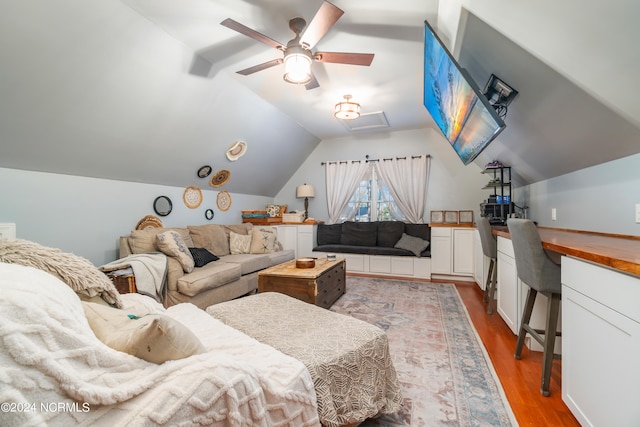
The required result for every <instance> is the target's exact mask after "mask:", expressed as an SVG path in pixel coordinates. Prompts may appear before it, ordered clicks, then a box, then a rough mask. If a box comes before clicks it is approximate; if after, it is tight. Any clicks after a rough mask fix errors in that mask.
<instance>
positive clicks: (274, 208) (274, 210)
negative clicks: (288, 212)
mask: <svg viewBox="0 0 640 427" xmlns="http://www.w3.org/2000/svg"><path fill="white" fill-rule="evenodd" d="M285 209H286V208H285ZM280 211H281V206H280V205H276V204H273V203H270V204H268V205H267V214H268V215H269V216H270V217H274V216H278V215H279V214H280Z"/></svg>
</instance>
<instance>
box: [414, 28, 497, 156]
mask: <svg viewBox="0 0 640 427" xmlns="http://www.w3.org/2000/svg"><path fill="white" fill-rule="evenodd" d="M424 27H425V28H424V106H425V107H426V109H427V111H428V112H429V114H431V116H432V117H433V120H434V121H435V122H436V124H437V125H438V127H439V128H440V130H441V131H442V133H443V134H444V136H445V137H446V138H447V140H448V141H449V143H450V144H451V146H452V147H453V149H454V150H455V152H456V153H457V154H458V156H459V157H460V160H462V162H463V163H464V164H465V165H468V164H469V163H471V162H472V161H473V159H475V158H476V157H477V156H478V154H480V153H481V152H482V150H484V149H485V148H486V147H487V145H489V143H490V142H491V141H493V140H494V138H495V137H496V136H498V134H499V133H500V132H502V130H503V129H504V128H505V127H506V125H505V123H504V122H503V121H502V119H501V118H500V117H499V116H498V114H497V113H496V111H495V110H494V108H493V107H492V106H491V104H489V101H487V98H486V97H485V96H484V95H483V94H482V92H481V91H480V89H479V88H478V86H477V85H476V84H475V82H474V81H473V79H472V78H471V76H469V74H468V73H467V72H466V71H465V70H464V69H463V68H462V67H460V65H459V64H458V63H457V62H456V60H455V59H454V58H453V56H452V55H451V53H450V52H449V51H448V50H447V48H446V47H445V46H444V44H443V43H442V41H441V40H440V39H439V38H438V36H437V35H436V33H435V31H434V30H433V28H431V26H430V25H429V23H428V22H427V21H424Z"/></svg>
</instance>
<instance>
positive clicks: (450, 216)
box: [444, 211, 458, 224]
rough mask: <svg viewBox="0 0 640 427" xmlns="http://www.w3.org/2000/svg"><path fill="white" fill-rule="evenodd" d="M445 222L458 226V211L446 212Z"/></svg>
mask: <svg viewBox="0 0 640 427" xmlns="http://www.w3.org/2000/svg"><path fill="white" fill-rule="evenodd" d="M444 222H445V223H447V224H457V223H458V211H444Z"/></svg>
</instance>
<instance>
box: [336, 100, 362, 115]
mask: <svg viewBox="0 0 640 427" xmlns="http://www.w3.org/2000/svg"><path fill="white" fill-rule="evenodd" d="M333 115H334V116H336V118H337V119H341V120H353V119H357V118H358V117H360V104H358V103H357V102H353V101H351V95H345V96H344V101H342V102H338V103H337V104H336V107H335V110H334V113H333Z"/></svg>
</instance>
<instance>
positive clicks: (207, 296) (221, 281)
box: [120, 223, 295, 309]
mask: <svg viewBox="0 0 640 427" xmlns="http://www.w3.org/2000/svg"><path fill="white" fill-rule="evenodd" d="M254 228H255V230H254ZM261 228H262V229H266V230H262V231H272V232H273V233H275V229H273V228H272V227H259V226H253V225H252V224H249V223H243V224H231V225H220V224H205V225H198V226H188V227H182V228H148V229H145V230H134V231H132V232H131V234H130V235H128V236H122V237H120V258H123V257H126V256H128V255H132V254H144V253H153V252H160V248H159V246H158V242H157V238H156V237H157V235H158V234H160V233H163V232H165V231H170V230H173V231H176V232H177V233H178V234H179V235H180V236H181V237H182V240H183V241H184V242H185V244H186V246H187V247H189V248H204V249H206V250H207V251H208V252H210V253H211V254H213V255H215V256H217V257H219V259H218V260H216V261H213V262H209V263H207V264H206V265H203V266H201V267H195V268H193V270H192V271H190V272H186V271H185V268H184V267H183V265H182V264H181V262H180V260H179V259H178V258H177V257H174V256H167V279H166V287H165V289H166V297H165V299H164V302H163V303H164V305H165V307H169V306H172V305H175V304H179V303H183V302H190V303H193V304H195V305H197V306H198V307H200V308H203V309H204V308H206V307H208V306H210V305H213V304H217V303H220V302H223V301H228V300H231V299H233V298H237V297H239V296H242V295H246V294H248V293H252V292H255V291H256V290H257V288H258V272H259V271H260V270H263V269H265V268H268V267H271V266H274V265H277V264H281V263H283V262H285V261H289V260H292V259H294V258H295V253H294V251H293V250H283V249H282V248H281V246H280V245H279V244H278V242H277V240H276V241H275V244H274V245H273V249H271V248H267V249H265V248H263V247H260V248H259V250H256V251H253V252H260V253H235V254H232V253H231V252H232V251H231V246H232V245H231V242H230V238H231V233H235V234H236V235H243V236H251V235H254V238H255V235H256V234H257V233H258V232H259V231H260V230H261ZM233 237H237V236H233ZM246 252H250V251H246Z"/></svg>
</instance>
